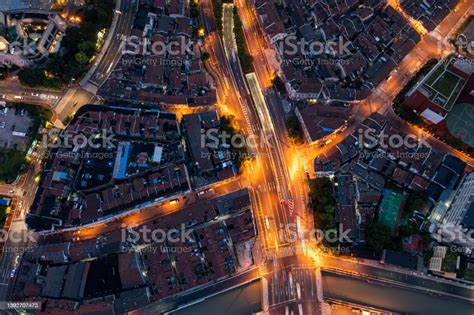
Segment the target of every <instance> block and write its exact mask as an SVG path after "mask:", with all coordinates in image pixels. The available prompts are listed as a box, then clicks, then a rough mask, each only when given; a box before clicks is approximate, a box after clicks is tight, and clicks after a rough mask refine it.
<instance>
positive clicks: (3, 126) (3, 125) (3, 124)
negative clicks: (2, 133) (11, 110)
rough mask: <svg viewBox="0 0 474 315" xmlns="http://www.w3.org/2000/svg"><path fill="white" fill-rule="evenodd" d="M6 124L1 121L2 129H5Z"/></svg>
mask: <svg viewBox="0 0 474 315" xmlns="http://www.w3.org/2000/svg"><path fill="white" fill-rule="evenodd" d="M5 125H6V122H4V121H0V129H3V128H5Z"/></svg>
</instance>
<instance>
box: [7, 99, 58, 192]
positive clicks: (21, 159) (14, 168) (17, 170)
mask: <svg viewBox="0 0 474 315" xmlns="http://www.w3.org/2000/svg"><path fill="white" fill-rule="evenodd" d="M7 106H8V107H10V108H14V109H16V108H17V109H25V110H26V111H28V113H29V114H30V116H31V117H33V125H32V127H31V133H30V134H29V145H28V146H30V145H31V143H32V142H33V141H34V140H35V139H36V138H37V137H38V130H39V128H40V127H41V126H42V125H43V124H44V122H45V121H48V120H50V119H51V115H52V113H51V112H50V111H49V110H47V109H45V108H43V107H40V106H36V105H30V104H17V103H8V104H7ZM25 154H26V152H22V151H17V150H11V149H0V165H2V167H1V168H0V183H9V182H12V181H14V180H15V179H16V177H17V176H18V175H19V174H21V173H22V172H23V170H24V169H25V162H26V159H25Z"/></svg>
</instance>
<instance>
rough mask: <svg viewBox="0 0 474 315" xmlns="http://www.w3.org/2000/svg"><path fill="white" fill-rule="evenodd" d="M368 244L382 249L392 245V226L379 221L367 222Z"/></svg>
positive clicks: (376, 248)
mask: <svg viewBox="0 0 474 315" xmlns="http://www.w3.org/2000/svg"><path fill="white" fill-rule="evenodd" d="M365 227H366V231H365V232H366V238H367V244H368V245H369V246H370V247H372V248H373V249H375V250H382V249H384V248H386V247H387V246H388V245H390V242H391V240H390V234H391V231H390V228H389V227H388V226H386V225H384V224H381V223H378V222H369V223H367V224H366V226H365Z"/></svg>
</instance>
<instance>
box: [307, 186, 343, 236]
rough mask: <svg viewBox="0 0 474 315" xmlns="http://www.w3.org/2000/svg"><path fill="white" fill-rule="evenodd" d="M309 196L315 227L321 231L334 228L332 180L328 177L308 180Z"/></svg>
mask: <svg viewBox="0 0 474 315" xmlns="http://www.w3.org/2000/svg"><path fill="white" fill-rule="evenodd" d="M309 197H310V200H311V205H310V208H311V209H313V214H314V222H315V223H314V224H315V226H316V228H317V229H320V230H323V231H327V230H330V229H334V228H336V219H335V214H336V201H335V199H334V184H333V182H332V181H331V180H330V179H329V178H328V177H320V178H316V179H311V180H309Z"/></svg>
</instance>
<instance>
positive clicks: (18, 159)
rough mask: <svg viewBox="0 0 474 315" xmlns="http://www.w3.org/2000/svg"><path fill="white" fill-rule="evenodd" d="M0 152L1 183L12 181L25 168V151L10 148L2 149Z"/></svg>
mask: <svg viewBox="0 0 474 315" xmlns="http://www.w3.org/2000/svg"><path fill="white" fill-rule="evenodd" d="M0 153H1V154H0V164H1V165H2V167H1V168H0V183H11V182H13V181H14V180H15V178H16V177H17V176H18V174H21V171H22V170H23V167H24V163H25V153H24V152H20V151H16V150H10V149H0Z"/></svg>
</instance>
